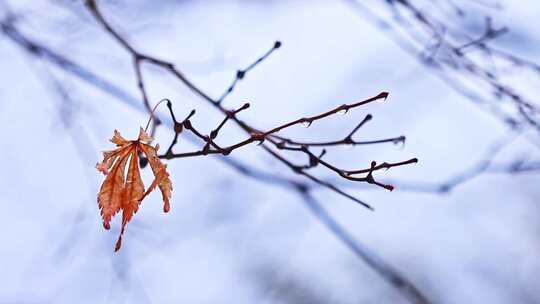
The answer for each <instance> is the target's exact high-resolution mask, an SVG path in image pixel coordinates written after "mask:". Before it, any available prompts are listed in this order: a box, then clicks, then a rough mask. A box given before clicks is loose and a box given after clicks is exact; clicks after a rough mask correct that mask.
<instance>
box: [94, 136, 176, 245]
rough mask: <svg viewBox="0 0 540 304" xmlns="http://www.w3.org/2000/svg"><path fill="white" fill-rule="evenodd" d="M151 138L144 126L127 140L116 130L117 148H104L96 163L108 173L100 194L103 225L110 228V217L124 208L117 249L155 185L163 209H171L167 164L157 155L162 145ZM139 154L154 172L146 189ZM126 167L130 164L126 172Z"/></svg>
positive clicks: (98, 167)
mask: <svg viewBox="0 0 540 304" xmlns="http://www.w3.org/2000/svg"><path fill="white" fill-rule="evenodd" d="M152 140H153V139H152V138H151V137H150V136H149V135H148V134H146V132H145V131H144V130H143V128H141V129H140V131H139V137H138V138H137V140H126V139H124V138H123V137H122V135H120V132H118V131H116V130H114V134H113V137H112V138H111V139H110V141H111V142H112V143H114V144H116V147H117V148H116V149H113V150H110V151H104V152H103V161H102V162H101V163H98V164H96V169H97V170H98V171H100V172H102V173H103V174H104V175H105V176H106V177H105V180H104V181H103V184H102V185H101V189H100V190H99V193H98V196H97V201H98V206H99V209H100V210H101V217H102V218H103V227H105V229H107V230H108V229H110V227H111V226H110V222H111V219H112V218H113V217H114V216H115V215H116V213H118V212H119V211H120V210H122V228H121V231H120V235H119V236H118V240H117V241H116V246H115V251H118V250H119V249H120V247H121V246H122V236H123V235H124V231H125V228H126V225H127V223H128V222H129V221H130V220H131V218H132V217H133V215H134V214H135V213H137V210H138V209H139V205H140V204H141V202H142V200H143V199H144V198H145V197H146V196H147V195H148V194H149V193H150V192H152V191H153V190H154V189H155V188H156V187H158V188H159V190H160V191H161V194H162V197H163V211H164V212H168V211H169V210H170V208H171V207H170V202H169V200H170V198H171V192H172V183H171V180H170V178H169V173H168V172H167V166H166V165H164V164H163V163H161V161H160V160H159V157H158V156H157V151H158V149H159V144H156V146H155V147H152V146H151V145H150V142H152ZM139 154H143V155H145V156H146V158H148V162H149V163H150V167H151V168H152V172H153V174H154V180H153V181H152V184H151V185H150V187H148V189H147V190H146V191H145V190H144V184H143V181H142V178H141V173H140V169H139ZM128 162H129V165H128ZM126 166H127V167H128V169H127V175H126Z"/></svg>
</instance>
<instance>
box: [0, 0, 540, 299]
mask: <svg viewBox="0 0 540 304" xmlns="http://www.w3.org/2000/svg"><path fill="white" fill-rule="evenodd" d="M0 1H2V2H4V3H3V4H2V6H0V8H2V7H4V8H6V10H5V11H4V12H7V9H9V11H11V12H13V13H17V14H18V15H19V16H20V18H19V19H18V20H17V23H16V24H17V26H18V28H19V29H20V30H21V32H23V33H25V34H26V35H27V36H28V37H32V38H33V39H35V40H36V41H39V42H41V43H43V44H44V45H46V46H48V47H50V48H51V49H54V50H56V51H58V52H59V53H61V54H63V55H65V56H66V57H69V58H71V59H72V60H74V61H76V62H77V63H79V64H81V65H82V66H84V67H86V68H88V69H90V70H92V71H94V72H96V73H98V74H99V75H100V76H102V77H103V78H105V79H107V80H109V81H111V82H112V83H114V84H116V85H117V86H119V87H120V88H122V89H123V90H125V91H127V92H129V93H130V94H131V95H132V96H134V97H135V98H138V96H139V95H138V91H137V87H136V83H135V78H134V74H133V69H132V62H131V60H130V57H129V54H128V53H126V52H125V51H124V50H123V49H122V48H121V47H120V46H119V45H118V44H117V43H116V41H114V40H113V39H111V37H110V35H108V34H107V33H106V32H104V31H103V29H102V28H101V27H100V26H99V25H98V24H97V23H96V22H95V20H94V19H93V18H92V17H91V15H90V14H89V13H88V12H87V11H86V10H85V8H84V6H83V5H82V4H81V3H79V2H77V1H59V0H57V1H45V0H40V1H20V0H9V1H8V0H0ZM362 2H363V4H364V5H367V6H369V7H370V8H371V9H372V10H374V11H377V12H380V13H381V14H382V15H384V14H388V9H387V7H386V6H385V4H384V1H375V0H371V1H366V2H365V3H364V1H362ZM455 2H457V3H459V4H460V5H464V7H466V8H467V9H468V10H470V14H471V15H472V16H475V14H478V15H485V14H490V15H492V16H494V20H498V22H500V23H501V24H502V25H506V26H508V27H509V28H510V32H509V33H507V34H506V35H504V36H502V37H501V38H500V39H497V40H496V41H494V42H493V43H495V44H497V45H499V46H500V47H501V48H504V49H506V50H507V51H511V52H513V53H515V54H519V55H520V56H523V57H525V58H528V59H529V60H531V61H535V62H540V48H539V45H540V39H539V36H538V35H539V30H540V28H539V23H538V22H537V21H536V19H537V18H538V16H539V15H540V4H539V3H538V2H536V1H501V3H500V4H501V8H491V7H488V6H485V5H479V4H478V3H476V1H458V0H456V1H455ZM100 4H101V7H102V12H103V14H104V15H105V16H106V17H107V18H108V20H109V21H110V22H111V24H113V25H114V26H115V27H116V28H117V29H118V30H119V31H120V33H122V34H123V35H124V36H125V37H126V38H127V39H128V40H129V41H130V42H131V43H132V44H133V45H135V46H136V47H137V48H138V49H139V50H141V51H143V52H144V53H148V54H152V55H155V56H157V57H159V58H163V59H166V60H169V61H171V62H174V63H175V65H176V66H177V67H178V68H179V69H181V70H182V71H183V72H184V73H185V74H186V75H187V76H188V77H190V78H191V79H192V80H193V81H194V82H195V83H196V84H197V85H198V86H200V87H201V88H203V89H204V90H205V92H207V93H209V94H210V95H211V96H212V97H218V96H219V95H220V94H221V93H222V92H223V91H224V90H225V88H226V87H227V86H228V85H229V84H230V81H231V80H232V78H233V77H234V75H235V72H236V70H237V69H239V68H243V67H246V66H247V65H249V64H250V63H251V62H252V61H253V60H254V59H256V58H257V57H258V56H260V55H261V54H263V53H264V52H265V51H266V50H268V49H269V48H270V47H271V46H272V45H273V43H274V41H275V40H280V41H281V42H282V43H283V45H282V47H281V48H280V49H279V50H277V51H276V52H275V53H274V54H272V56H270V57H269V58H268V59H267V60H266V61H264V62H263V63H261V64H260V65H259V66H257V67H256V68H255V69H254V70H253V71H251V72H250V73H249V74H248V75H247V76H246V78H245V79H243V80H242V81H241V82H240V83H239V86H238V87H237V88H236V89H235V91H234V92H233V94H232V95H231V96H229V97H228V99H227V100H226V101H225V106H227V107H230V108H236V107H239V106H241V105H242V104H243V103H245V102H246V101H249V102H250V103H251V108H250V109H249V110H247V111H244V112H242V114H240V115H241V117H242V118H243V119H245V120H246V121H248V122H250V123H252V124H253V125H256V126H258V127H260V128H261V129H266V128H270V127H272V126H275V125H277V124H280V123H283V122H286V121H289V120H292V119H295V118H297V117H301V116H305V115H309V114H317V113H320V112H322V111H325V110H327V109H329V108H332V107H334V106H336V105H340V104H343V103H348V102H352V101H355V100H360V99H365V98H368V97H371V96H373V95H376V94H378V93H379V92H381V91H389V92H390V97H389V99H388V101H387V102H385V103H373V104H370V105H368V106H366V107H363V108H360V109H355V110H354V111H351V112H349V113H348V114H346V115H344V116H339V117H335V118H330V119H328V120H326V121H324V122H321V123H317V124H314V125H313V126H312V127H310V128H309V129H305V128H301V127H298V128H294V129H291V130H288V131H287V132H286V134H288V135H294V136H295V137H297V138H303V139H311V140H327V139H335V138H339V137H341V136H343V135H345V134H346V133H347V132H349V131H350V129H351V128H353V127H354V126H355V124H356V123H358V121H359V120H361V119H362V118H363V117H364V115H365V114H367V113H371V114H373V115H374V119H373V121H371V122H370V123H369V124H368V125H366V126H365V127H364V128H362V129H361V130H360V131H359V133H358V134H357V136H358V137H359V139H363V140H370V139H378V138H384V137H391V136H398V135H402V134H403V135H406V136H407V142H406V145H405V146H404V147H403V148H401V147H399V146H395V145H392V144H387V145H375V146H361V147H356V148H353V149H346V148H340V147H336V148H331V149H329V151H328V155H327V156H326V158H327V160H329V161H332V162H334V163H336V164H339V165H341V166H343V167H354V168H356V167H366V166H368V164H369V162H370V161H371V160H377V161H378V162H379V161H380V162H382V161H400V160H404V159H409V158H412V157H417V158H418V159H419V160H420V161H419V163H418V164H417V165H414V166H408V167H400V168H395V169H392V170H389V171H387V172H384V173H381V174H380V175H378V176H379V177H380V178H381V179H382V178H387V179H389V180H395V181H396V190H395V191H393V192H387V191H385V190H384V189H381V188H377V187H375V186H369V185H368V186H366V185H363V184H354V183H353V184H348V183H344V182H342V181H336V182H337V183H339V184H340V185H343V186H344V187H345V188H346V189H347V190H348V191H349V192H351V193H353V194H355V195H357V196H358V197H359V198H361V199H362V200H365V201H366V202H368V203H370V204H371V205H372V206H374V208H375V212H370V211H368V210H366V209H364V208H362V207H361V206H359V205H357V204H354V203H353V202H351V201H348V200H346V199H344V198H343V197H340V196H337V195H335V194H334V193H332V192H328V191H325V190H322V189H321V190H320V191H316V192H315V196H316V198H317V199H318V200H319V201H320V203H321V204H322V205H323V206H324V207H325V208H327V209H328V210H329V212H330V214H331V215H332V216H333V217H335V219H336V220H337V221H338V222H339V223H341V224H342V225H343V227H345V228H346V229H347V230H348V231H349V232H350V233H351V234H352V235H353V236H354V237H355V238H356V239H357V240H358V241H359V242H361V243H362V244H363V245H364V246H366V247H367V248H370V250H371V251H373V252H375V253H377V254H378V255H379V256H380V257H381V258H383V259H384V260H385V261H386V262H387V263H389V264H390V265H392V266H393V267H394V268H396V269H397V270H399V272H400V273H401V274H402V275H404V276H405V277H406V278H408V279H409V280H410V281H411V282H413V283H414V284H415V286H416V287H418V289H419V290H421V291H422V293H423V294H424V295H425V296H426V297H427V298H428V299H429V300H431V301H432V302H434V303H540V288H539V286H538V282H537V280H538V273H539V271H540V258H539V256H540V242H539V238H538V232H539V229H540V209H539V206H538V203H539V198H540V188H539V187H538V186H539V184H540V177H539V175H538V172H529V173H523V174H490V173H486V174H480V175H478V176H477V177H475V178H473V179H471V180H468V181H467V182H465V183H463V184H460V185H459V186H457V187H455V188H454V189H453V190H452V191H451V192H450V193H446V194H441V193H438V192H436V191H419V190H418V189H416V190H415V188H414V187H408V186H407V185H409V186H410V185H415V184H421V185H424V184H428V185H432V184H433V185H437V184H439V183H443V182H444V181H445V180H446V179H447V178H449V177H452V176H454V174H458V173H459V172H461V171H462V170H464V169H467V168H469V167H470V166H473V165H474V164H475V163H477V162H478V161H479V160H481V159H482V158H484V157H485V154H486V153H489V147H490V146H491V145H492V144H493V143H494V142H497V141H498V140H499V139H500V138H501V137H502V136H504V135H505V134H507V127H505V126H504V125H503V124H501V123H500V121H498V120H497V119H495V118H494V117H493V116H492V115H489V114H486V113H485V112H483V111H481V110H479V109H478V108H477V107H476V106H474V105H473V104H472V103H471V102H470V101H468V100H467V99H466V98H464V97H463V96H461V95H459V94H458V93H456V92H455V91H454V90H452V89H451V88H449V87H448V86H447V85H446V84H445V83H444V82H442V81H441V80H440V79H439V78H438V77H437V76H435V75H434V74H433V73H432V72H431V71H430V70H429V69H427V68H426V67H425V66H424V65H422V64H421V63H419V61H418V60H417V59H416V58H414V57H412V56H410V55H409V54H407V53H406V52H404V51H403V50H402V49H400V48H399V47H398V46H397V45H396V44H395V43H394V41H393V40H392V39H391V37H390V36H389V35H388V34H387V33H385V32H384V31H383V30H381V29H380V28H378V27H377V26H374V24H373V22H371V21H370V20H367V19H366V18H365V17H364V16H363V15H362V14H359V13H358V12H356V11H355V9H353V8H352V7H351V6H350V5H349V4H348V3H346V2H339V1H336V2H333V1H204V2H203V1H140V0H138V1H125V0H115V1H100ZM4 17H5V16H4ZM389 18H391V17H389ZM447 18H452V17H451V16H450V17H447ZM471 18H472V17H471ZM456 22H457V21H456ZM456 26H467V25H466V24H465V25H462V24H457V23H456ZM0 67H1V69H0V102H1V107H0V119H1V121H2V123H3V126H4V127H3V129H4V131H3V132H2V133H3V136H2V142H3V148H2V149H0V159H1V160H2V164H3V166H2V167H3V168H2V171H1V173H0V192H1V195H0V204H1V206H2V210H1V212H0V222H1V223H2V229H1V232H0V243H1V244H2V245H1V247H0V286H1V287H0V303H407V299H406V298H405V297H403V295H402V294H401V293H400V292H399V291H397V290H396V289H395V288H393V287H392V286H391V285H390V284H388V282H387V281H385V280H383V279H382V278H381V277H380V276H379V275H378V274H377V273H376V272H374V271H373V269H371V268H370V267H368V266H367V265H366V264H365V263H364V262H363V261H362V260H361V259H358V257H357V256H355V255H354V254H353V253H352V252H351V251H350V250H348V248H347V247H346V246H344V245H343V244H342V243H341V242H339V241H338V240H337V239H336V237H335V236H334V235H333V234H332V233H330V232H329V231H328V230H327V229H325V227H324V226H323V225H322V224H321V223H320V222H319V221H318V220H317V219H316V218H315V217H314V216H313V215H312V214H311V213H310V212H309V211H308V210H307V209H306V207H305V205H304V204H303V203H302V200H301V198H300V197H299V196H298V195H297V194H296V193H295V192H294V191H289V190H288V189H286V188H282V187H276V186H273V185H269V184H267V183H264V182H260V181H257V180H255V179H251V178H248V177H245V176H242V175H240V174H238V172H236V171H235V170H233V169H231V168H230V167H228V166H227V165H225V164H224V163H223V162H222V161H221V160H219V158H218V157H213V156H207V157H201V158H192V159H175V160H171V161H168V162H167V164H168V168H169V171H170V172H171V175H172V180H173V185H174V191H173V197H172V201H171V205H172V206H171V207H172V209H171V212H170V213H168V214H164V213H163V212H162V205H161V204H162V203H161V201H160V200H161V195H159V194H158V193H153V194H152V195H150V197H149V198H147V199H146V200H145V201H144V202H143V204H142V206H141V208H140V210H139V212H138V213H137V215H136V216H135V217H134V219H133V220H132V221H131V222H130V224H129V225H128V228H127V231H126V235H125V238H124V243H123V247H122V249H121V250H120V251H119V252H118V253H115V252H113V248H114V242H115V240H116V237H117V234H118V231H119V226H120V221H119V220H118V218H117V219H115V221H114V222H113V225H112V228H111V230H110V231H105V230H104V229H103V227H102V224H101V220H100V216H99V210H98V208H97V204H96V194H97V192H98V190H99V187H100V184H101V182H102V180H103V176H102V175H100V174H99V172H97V171H96V170H95V169H94V165H95V163H96V162H97V161H99V160H100V157H101V151H102V150H105V149H110V148H111V146H112V144H110V143H109V142H108V139H109V138H110V136H111V135H112V131H113V130H114V129H118V130H119V131H121V132H122V134H123V135H124V136H125V137H126V138H134V137H135V136H136V135H137V133H138V129H139V126H141V125H144V124H145V123H146V120H147V118H148V115H147V113H145V112H144V109H143V108H142V102H141V103H140V104H135V103H131V104H130V103H126V102H123V101H121V100H119V99H118V98H115V97H114V96H111V95H110V94H107V93H106V92H104V91H102V90H99V89H97V88H95V87H93V86H91V85H89V84H88V83H86V82H84V81H81V80H80V79H77V78H76V77H74V76H73V75H70V74H69V73H66V72H64V71H63V70H62V69H59V68H58V67H56V66H54V65H52V64H50V63H47V62H46V61H43V60H40V59H39V58H36V57H35V56H32V55H31V54H29V53H27V52H25V51H24V50H23V49H21V48H20V46H18V45H17V44H15V43H14V42H13V41H12V40H11V39H8V37H6V36H5V35H2V36H0ZM144 72H145V79H146V81H147V86H148V90H149V94H150V99H151V100H152V102H154V103H155V102H156V101H158V100H160V99H162V98H169V99H170V100H172V101H173V104H174V107H175V112H176V114H177V116H179V117H184V116H185V115H187V113H189V111H191V109H196V110H197V114H196V115H195V116H194V118H193V123H194V124H195V125H197V126H200V128H201V129H202V130H204V131H206V132H209V131H210V130H211V129H212V128H213V127H214V126H215V125H216V124H217V123H219V121H220V120H221V119H222V116H221V115H220V114H219V113H218V112H216V111H215V110H214V109H213V108H212V107H210V106H208V105H207V104H206V103H204V102H203V101H202V100H201V99H200V98H198V97H197V96H195V95H194V94H193V93H192V92H191V91H189V90H188V89H187V88H186V87H185V86H182V85H180V84H179V83H178V82H177V81H176V80H175V79H174V78H172V77H170V75H167V74H166V73H164V72H163V71H162V70H160V69H157V68H155V67H151V66H148V65H146V66H145V70H144ZM508 77H515V78H512V79H513V80H514V81H515V82H516V83H519V84H521V85H523V86H524V87H525V90H527V91H526V92H527V93H528V94H530V95H531V96H533V97H534V96H535V94H536V96H537V94H538V93H539V91H538V88H539V85H540V83H539V79H538V75H536V76H534V75H533V76H527V77H523V76H521V75H516V76H513V75H509V76H508ZM535 77H536V78H535ZM55 82H57V84H58V83H59V84H61V86H62V87H63V88H65V90H66V92H67V94H68V95H69V99H66V98H62V96H60V95H59V93H58V90H55V88H54V87H55ZM158 112H160V115H163V117H165V116H166V113H167V112H166V108H165V107H163V108H160V109H159V110H158ZM165 123H166V124H167V123H170V121H165ZM172 136H173V133H172V131H170V129H167V128H159V129H158V132H157V134H156V136H155V138H156V142H159V143H160V144H161V146H162V147H166V146H167V145H168V143H170V141H171V139H172ZM243 136H244V134H243V133H242V132H240V130H238V128H235V127H234V126H233V125H232V124H231V125H228V127H226V128H225V130H224V131H223V132H222V134H221V135H220V140H221V142H224V143H233V142H235V141H237V140H239V139H241V138H243ZM196 148H197V146H195V145H193V144H191V143H190V142H188V141H186V140H185V139H182V140H181V142H180V143H179V145H178V146H177V147H176V149H177V150H178V151H180V150H185V151H188V150H193V149H196ZM536 149H537V148H534V147H532V148H531V144H530V143H529V142H528V141H527V140H525V139H523V138H518V139H517V140H516V141H515V142H513V143H512V145H511V146H510V147H509V148H508V149H506V150H505V153H502V154H501V158H503V159H504V157H508V159H512V158H513V157H515V156H521V155H527V156H536V157H537V156H538V152H537V151H536ZM232 156H234V157H235V158H237V159H240V160H242V161H244V162H245V163H248V164H251V165H253V166H255V167H257V168H260V169H264V170H265V171H268V172H271V173H274V174H278V175H283V176H288V177H291V178H294V179H298V180H303V179H302V178H301V177H300V176H295V175H294V174H291V172H290V170H289V168H287V167H284V166H283V165H282V164H280V163H278V162H277V161H276V160H275V159H273V158H271V157H269V156H268V154H266V153H264V151H261V149H260V148H259V147H257V146H255V145H253V146H249V147H246V148H244V149H241V150H239V151H235V153H233V154H232ZM303 159H304V158H302V157H300V158H298V160H299V161H300V160H303ZM148 171H149V169H148V168H147V169H145V170H143V172H144V173H143V179H145V181H146V183H148V182H149V179H150V178H151V177H150V174H149V172H148ZM316 172H317V174H319V176H322V177H325V178H333V177H332V175H331V174H330V173H328V172H325V171H322V170H321V171H316ZM334 180H335V179H334ZM400 183H402V184H403V187H402V189H401V190H400ZM420 190H421V189H420Z"/></svg>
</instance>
